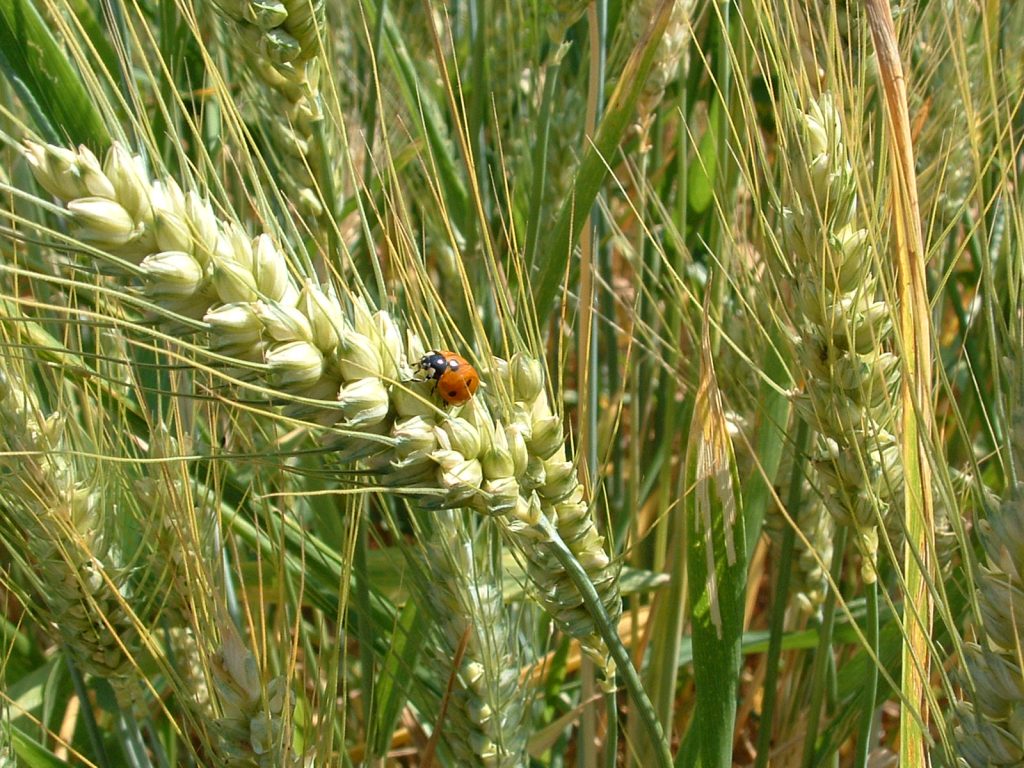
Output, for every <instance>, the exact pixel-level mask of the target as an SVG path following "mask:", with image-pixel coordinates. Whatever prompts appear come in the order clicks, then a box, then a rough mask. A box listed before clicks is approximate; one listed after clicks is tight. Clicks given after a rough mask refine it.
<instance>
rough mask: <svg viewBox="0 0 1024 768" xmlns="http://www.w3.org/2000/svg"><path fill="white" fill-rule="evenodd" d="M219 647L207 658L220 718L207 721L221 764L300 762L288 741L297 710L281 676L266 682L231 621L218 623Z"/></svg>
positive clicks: (273, 767)
mask: <svg viewBox="0 0 1024 768" xmlns="http://www.w3.org/2000/svg"><path fill="white" fill-rule="evenodd" d="M220 632H221V647H220V649H219V650H218V651H217V652H216V653H215V654H214V657H213V659H212V662H211V668H212V674H213V683H214V688H215V691H216V700H217V702H218V704H219V706H220V716H219V717H218V718H217V719H216V720H215V721H214V722H213V724H212V725H211V731H212V733H213V736H214V739H213V742H214V744H215V745H216V748H217V751H218V754H217V757H218V759H219V761H220V762H219V763H218V764H219V765H225V766H230V768H250V766H256V767H257V768H280V766H298V765H303V764H304V763H303V760H302V757H301V756H299V755H297V754H296V753H295V750H294V749H293V748H292V739H291V717H292V712H293V710H294V708H295V701H294V696H293V694H292V692H291V691H290V690H289V689H288V685H287V682H286V681H285V679H284V678H282V677H277V678H274V679H273V680H271V681H270V682H269V683H267V684H266V685H264V683H263V680H262V676H261V673H260V669H259V666H258V665H257V663H256V657H255V656H253V655H252V652H251V651H250V650H249V649H248V648H246V647H245V644H244V643H243V642H242V638H241V637H240V636H239V634H238V632H237V630H235V628H234V627H233V626H231V624H230V621H229V620H226V619H225V620H224V621H222V622H221V626H220Z"/></svg>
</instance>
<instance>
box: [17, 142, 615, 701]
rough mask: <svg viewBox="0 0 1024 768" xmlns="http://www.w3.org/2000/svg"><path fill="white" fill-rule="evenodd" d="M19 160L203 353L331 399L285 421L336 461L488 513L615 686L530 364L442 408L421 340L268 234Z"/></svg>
mask: <svg viewBox="0 0 1024 768" xmlns="http://www.w3.org/2000/svg"><path fill="white" fill-rule="evenodd" d="M25 155H26V157H27V158H28V161H29V163H30V165H31V167H32V171H33V173H34V175H35V176H36V179H37V180H38V182H39V184H40V185H41V186H42V187H43V188H44V189H46V190H47V191H49V192H51V193H52V194H54V195H55V196H57V197H59V198H62V199H63V200H64V204H65V209H66V210H67V212H68V213H69V214H70V220H71V225H72V234H73V235H74V236H75V237H77V238H78V239H79V240H82V241H84V242H86V243H89V244H91V245H93V246H95V247H96V248H97V249H99V250H101V251H106V252H107V253H110V254H112V255H114V256H117V257H120V258H121V259H124V260H125V261H127V262H129V263H131V264H137V265H138V267H139V272H138V277H139V278H140V279H141V283H142V290H143V291H144V292H145V293H146V294H147V296H148V297H149V299H150V301H151V303H152V304H153V305H154V306H157V307H161V308H163V309H166V310H169V311H173V312H175V313H177V314H180V315H186V316H188V317H193V318H196V319H201V321H202V324H203V327H205V328H206V329H207V330H208V331H209V339H210V344H211V347H212V349H213V350H214V351H215V352H218V353H220V354H221V355H225V356H229V357H232V358H234V359H236V360H237V361H238V363H239V365H240V366H241V365H242V364H243V363H245V362H248V363H250V364H251V365H250V367H249V368H248V369H245V368H243V369H242V371H243V372H242V373H241V374H239V375H240V376H247V377H248V378H250V379H253V380H260V381H261V382H262V383H265V384H267V385H269V386H270V387H272V388H274V389H276V390H278V391H280V392H282V393H286V394H292V395H296V396H301V397H303V398H308V399H316V400H321V401H334V402H335V403H336V405H334V406H333V407H330V406H327V405H325V406H323V407H319V406H316V405H306V404H296V405H293V406H289V410H290V411H292V412H293V413H294V414H295V415H301V416H302V417H303V418H307V419H310V420H313V421H317V422H319V423H322V424H325V425H332V424H337V425H338V426H339V427H342V428H344V434H343V436H342V438H341V440H340V442H339V444H338V445H337V446H336V447H337V449H338V457H339V459H341V460H343V461H353V460H357V459H359V460H363V461H365V462H366V465H367V467H368V469H369V470H370V471H372V472H376V473H378V474H379V476H380V477H381V480H382V482H383V483H384V484H386V485H388V486H390V487H392V488H395V489H396V492H402V493H413V494H414V498H415V500H416V502H417V503H418V504H419V505H420V506H421V507H424V508H434V509H436V508H453V507H470V508H472V509H475V510H477V511H478V512H481V513H483V514H487V515H491V516H493V517H495V518H496V519H497V521H498V523H499V525H500V527H501V529H502V531H503V534H504V535H505V537H506V540H507V541H508V542H509V543H510V544H511V545H512V546H513V547H514V548H515V550H516V551H517V552H518V553H519V554H520V556H521V557H522V558H523V559H524V560H525V562H526V566H527V567H526V571H527V574H528V576H529V578H530V580H531V581H532V582H533V584H534V587H535V592H536V596H537V598H538V600H539V601H540V603H541V605H542V606H543V607H544V608H545V609H546V610H547V611H548V612H549V614H550V615H551V616H552V618H553V619H554V620H555V621H556V623H557V624H558V626H559V628H560V629H561V630H562V631H564V632H565V633H567V634H568V635H570V636H571V637H575V638H578V639H579V640H580V642H581V645H582V647H583V650H584V651H585V652H586V653H588V654H590V655H591V656H592V657H593V658H595V660H597V662H598V665H599V666H600V667H601V668H602V669H603V670H604V671H605V673H606V680H607V681H608V683H609V684H612V680H613V678H614V674H613V672H614V667H613V665H612V662H611V659H610V657H609V656H608V651H607V648H606V647H605V643H604V641H603V640H601V639H600V637H599V633H598V631H597V628H596V625H595V623H594V620H593V618H592V617H591V616H590V614H589V613H588V611H587V609H586V608H585V606H584V605H583V598H582V596H581V594H580V592H579V590H578V589H577V588H576V586H575V584H574V583H573V581H572V579H571V578H570V576H569V574H568V573H567V571H566V570H565V568H564V567H563V566H562V565H561V564H560V562H559V560H558V558H557V557H556V554H555V553H556V551H557V548H558V546H559V544H560V543H562V542H564V544H565V545H566V546H568V548H569V549H570V550H571V552H572V554H573V555H574V556H575V558H576V559H577V560H578V561H579V563H580V565H582V566H583V568H584V570H585V571H586V573H587V576H588V577H589V579H590V581H591V582H592V583H593V585H594V586H595V588H596V590H597V592H598V596H599V598H600V600H601V603H602V604H603V606H604V609H605V611H606V612H607V613H608V614H609V615H610V616H611V617H612V618H613V619H615V618H617V617H618V616H619V614H620V612H621V609H622V608H621V599H620V596H619V586H618V569H617V567H616V566H615V565H614V564H612V563H611V561H610V559H609V557H608V554H607V553H606V552H605V548H604V538H603V537H602V536H601V535H600V534H599V533H598V531H597V527H596V525H595V522H594V517H593V515H592V513H591V510H590V508H589V506H588V504H587V503H586V501H585V500H584V492H583V487H582V485H580V483H579V480H578V477H577V473H576V469H575V466H574V464H573V462H572V461H571V459H570V457H569V455H568V453H567V451H566V443H565V436H564V431H563V424H562V420H561V418H560V417H559V416H558V415H557V414H556V413H555V412H554V410H553V408H552V407H551V401H550V400H549V396H548V393H547V389H546V387H545V380H544V369H543V366H542V365H541V363H540V362H539V361H537V360H533V359H531V358H529V357H528V356H526V355H523V354H516V355H514V356H513V357H512V360H511V361H509V362H506V361H504V360H500V359H497V358H495V359H494V360H493V361H492V362H491V363H490V364H489V365H488V366H487V367H485V368H482V370H481V372H480V373H481V377H482V379H483V380H484V381H485V383H486V384H488V386H486V387H484V390H485V392H486V393H487V394H484V395H483V396H477V397H475V398H473V399H471V400H470V401H469V402H468V403H466V404H465V405H463V406H460V407H458V408H454V409H450V410H446V409H444V408H442V407H441V405H442V404H441V403H440V402H439V400H438V398H437V396H436V393H435V392H434V388H433V383H432V382H430V381H422V380H418V379H417V378H416V377H415V370H414V367H413V366H415V365H416V364H417V363H418V361H419V360H420V358H421V357H422V355H423V354H424V352H426V351H427V348H426V346H425V345H424V344H423V342H422V341H421V340H420V339H419V338H418V337H416V336H415V335H414V334H409V335H408V336H407V334H405V333H403V332H402V330H401V329H400V328H399V326H398V324H397V323H396V321H395V320H394V318H392V317H391V315H389V314H388V313H387V312H383V311H374V310H373V309H372V308H371V307H369V306H368V304H367V303H366V302H365V301H364V300H363V299H361V298H358V297H355V296H351V295H347V296H343V295H341V292H340V291H335V290H333V289H330V288H321V287H320V286H318V285H316V284H314V283H312V282H309V281H307V282H305V283H304V284H302V285H300V284H299V283H297V282H296V281H295V279H294V278H293V277H292V274H291V272H290V271H289V269H288V261H287V259H286V257H285V254H284V251H283V250H282V249H281V248H280V247H279V246H278V245H277V244H275V243H274V242H273V241H272V240H271V239H270V237H269V236H267V235H260V236H258V237H257V238H255V239H252V238H250V237H248V236H247V235H246V234H245V233H244V232H243V231H242V230H241V228H240V227H238V226H237V225H235V224H232V223H228V222H225V221H223V220H221V219H219V218H217V217H216V216H215V215H214V213H213V210H212V207H211V206H210V205H209V203H207V202H206V201H204V200H203V199H202V198H201V197H200V196H199V195H198V194H197V193H195V192H194V191H190V192H188V193H184V192H183V191H182V190H181V189H180V187H179V186H178V185H177V184H176V183H175V182H174V181H173V180H171V179H164V180H162V181H152V180H150V179H149V178H147V177H146V175H145V174H144V173H142V171H141V165H140V163H138V162H137V161H135V160H134V159H133V158H132V157H131V156H130V154H129V153H127V152H126V151H125V150H124V149H122V148H120V147H117V146H115V147H114V148H113V149H112V150H111V151H110V153H109V155H108V157H107V159H106V162H105V163H104V164H103V165H101V164H100V163H99V161H98V160H97V159H96V158H95V156H93V155H92V153H91V152H89V151H88V150H87V149H84V148H83V149H80V150H79V151H78V152H70V151H68V150H66V149H63V148H60V147H54V146H43V145H40V144H36V143H31V142H29V143H27V144H26V148H25ZM410 363H411V364H410ZM552 526H553V530H554V534H555V535H556V536H557V538H558V540H555V538H553V536H552V534H551V531H552Z"/></svg>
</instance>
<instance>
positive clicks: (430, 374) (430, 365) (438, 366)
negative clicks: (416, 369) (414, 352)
mask: <svg viewBox="0 0 1024 768" xmlns="http://www.w3.org/2000/svg"><path fill="white" fill-rule="evenodd" d="M420 368H422V369H423V370H424V371H426V372H427V378H428V379H435V380H436V379H440V378H441V374H443V373H444V372H445V370H447V368H448V359H447V358H446V357H445V356H444V355H442V354H441V353H440V352H427V354H425V355H424V356H423V357H422V358H421V359H420Z"/></svg>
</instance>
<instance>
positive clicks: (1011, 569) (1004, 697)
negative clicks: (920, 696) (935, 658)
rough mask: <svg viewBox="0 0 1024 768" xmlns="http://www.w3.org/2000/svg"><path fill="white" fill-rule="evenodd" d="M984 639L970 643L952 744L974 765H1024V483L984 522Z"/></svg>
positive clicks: (981, 588)
mask: <svg viewBox="0 0 1024 768" xmlns="http://www.w3.org/2000/svg"><path fill="white" fill-rule="evenodd" d="M978 528H979V535H980V537H981V541H982V544H983V545H984V548H985V554H986V565H984V566H982V568H981V572H980V573H979V574H978V578H977V584H978V592H977V601H978V604H979V606H980V608H981V626H980V628H979V629H980V630H981V631H980V634H981V637H980V638H979V643H969V644H967V646H966V647H965V656H966V658H965V665H964V668H963V672H962V674H961V675H959V682H960V683H961V685H962V693H961V695H962V699H961V700H960V701H959V702H958V704H957V716H956V728H955V730H954V741H955V743H956V747H957V751H958V752H959V755H960V757H961V758H962V759H963V760H964V761H965V762H966V764H967V765H968V766H970V767H971V768H983V767H987V766H1010V765H1024V727H1022V722H1024V672H1022V667H1021V655H1020V653H1021V647H1022V644H1024V486H1021V485H1018V486H1017V487H1016V488H1013V489H1011V490H1010V491H1008V492H1007V494H1006V498H1005V499H1004V500H1003V502H1002V503H1001V504H1000V505H999V508H998V509H997V510H996V511H995V513H994V514H993V515H992V516H991V517H990V518H989V519H988V520H983V521H981V522H979V524H978Z"/></svg>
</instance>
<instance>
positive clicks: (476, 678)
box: [416, 512, 530, 768]
mask: <svg viewBox="0 0 1024 768" xmlns="http://www.w3.org/2000/svg"><path fill="white" fill-rule="evenodd" d="M433 525H434V530H433V532H432V535H431V537H430V542H429V544H428V545H427V546H426V548H425V549H424V550H423V551H422V553H421V554H422V557H421V562H420V563H419V567H421V568H422V569H423V570H424V576H425V577H426V578H424V579H419V580H417V587H416V588H417V589H419V590H420V591H421V592H422V593H423V594H421V595H420V598H421V604H422V605H423V606H424V609H425V610H426V612H427V613H428V614H429V615H430V618H431V622H430V623H431V625H432V626H434V627H435V628H436V629H435V631H434V635H435V638H436V645H435V648H434V652H435V655H436V656H438V659H437V661H438V665H437V668H438V669H440V670H442V671H443V672H442V679H441V680H439V681H438V683H439V684H441V685H446V684H448V682H447V681H446V680H445V679H444V676H452V678H453V679H452V680H451V695H450V700H449V703H448V709H447V716H446V719H445V722H444V723H442V724H441V726H440V728H441V731H442V735H443V738H444V739H445V741H446V743H447V744H448V746H449V748H450V749H451V751H452V753H453V754H454V755H455V758H456V759H457V760H458V764H459V765H465V766H493V767H494V768H506V767H507V768H511V767H512V766H519V765H524V764H525V762H526V736H527V733H526V728H525V724H524V722H523V716H524V712H525V708H526V702H527V700H528V696H529V693H530V689H529V687H528V686H524V685H521V684H520V681H519V670H520V668H521V666H522V659H521V655H520V653H519V643H518V640H517V631H516V627H515V626H514V624H510V621H509V616H508V615H507V613H506V609H505V606H504V605H503V601H502V595H501V583H500V574H495V573H491V572H488V571H489V568H488V567H487V566H486V565H484V566H483V567H481V565H482V564H481V560H480V559H479V558H478V557H475V556H474V537H473V534H472V531H469V530H467V528H466V526H465V525H464V524H463V523H462V522H461V520H460V519H459V518H458V516H457V515H456V514H455V513H452V512H438V513H437V514H436V515H435V516H434V518H433ZM460 651H461V658H460V657H459V654H460ZM456 659H458V660H459V663H458V667H457V669H455V670H452V664H453V663H454V662H455V661H456Z"/></svg>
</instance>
